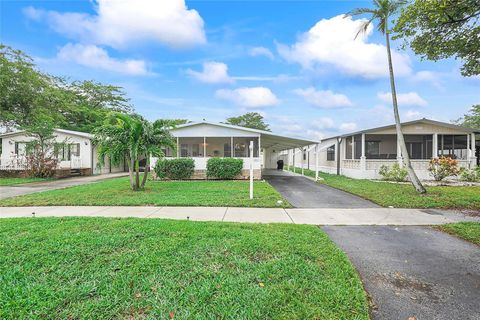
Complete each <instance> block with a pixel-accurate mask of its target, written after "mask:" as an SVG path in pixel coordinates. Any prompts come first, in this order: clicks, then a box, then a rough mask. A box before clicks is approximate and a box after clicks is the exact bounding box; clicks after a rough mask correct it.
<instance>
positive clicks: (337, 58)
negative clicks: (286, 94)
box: [277, 15, 411, 78]
mask: <svg viewBox="0 0 480 320" xmlns="http://www.w3.org/2000/svg"><path fill="white" fill-rule="evenodd" d="M365 21H366V20H365V19H358V20H353V19H352V18H351V17H345V16H344V15H338V16H336V17H333V18H331V19H322V20H320V21H319V22H317V23H316V24H315V26H313V27H312V28H311V29H310V30H309V31H307V32H306V33H304V34H302V35H301V36H300V37H299V39H298V41H297V42H296V43H295V44H293V45H292V46H286V45H283V44H277V49H278V52H279V54H280V55H281V56H282V57H284V58H285V59H286V60H287V61H290V62H295V63H299V64H301V65H302V66H303V67H304V68H305V69H311V68H315V67H321V66H325V65H330V66H333V67H334V68H336V69H338V70H340V71H342V72H343V73H345V74H348V75H353V76H361V77H364V78H378V77H386V76H388V66H387V52H386V47H385V46H384V45H382V44H377V43H368V42H367V40H368V38H369V36H371V34H372V32H373V26H370V27H369V28H368V29H367V32H366V33H365V34H364V35H359V36H358V37H357V38H356V39H355V35H356V34H357V32H358V29H359V27H360V26H361V25H362V23H363V22H365ZM392 56H393V62H394V68H395V74H396V75H397V76H404V75H408V74H410V73H411V67H410V60H409V58H408V56H407V55H405V54H400V53H398V52H395V51H392Z"/></svg>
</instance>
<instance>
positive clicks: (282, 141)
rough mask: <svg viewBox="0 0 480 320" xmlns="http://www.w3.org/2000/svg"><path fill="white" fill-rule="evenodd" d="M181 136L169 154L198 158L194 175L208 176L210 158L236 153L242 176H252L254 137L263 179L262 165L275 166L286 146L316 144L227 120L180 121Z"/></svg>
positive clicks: (255, 164) (256, 165)
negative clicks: (252, 145) (226, 122)
mask: <svg viewBox="0 0 480 320" xmlns="http://www.w3.org/2000/svg"><path fill="white" fill-rule="evenodd" d="M171 133H172V135H173V136H174V137H176V139H177V150H176V153H175V152H173V150H170V149H165V150H164V152H165V155H166V158H176V157H188V158H193V160H194V161H195V174H194V178H204V177H205V172H206V168H207V161H208V159H209V158H211V157H234V158H240V159H243V171H242V176H243V177H245V178H246V177H248V176H249V171H248V170H249V168H250V163H251V160H250V151H249V144H250V141H253V143H254V148H253V169H254V178H255V179H259V178H260V177H261V175H262V169H274V168H276V167H277V160H279V159H280V158H281V157H282V156H281V151H282V150H287V149H291V148H295V147H298V148H301V147H304V146H307V145H311V144H315V143H317V142H316V141H313V140H306V139H298V138H291V137H286V136H282V135H277V134H273V133H272V132H269V131H263V130H256V129H250V128H245V127H239V126H233V125H228V124H223V123H211V122H206V121H203V122H192V123H187V124H184V125H179V126H177V127H176V128H175V129H173V130H171ZM156 161H157V158H152V159H151V161H150V163H151V166H152V167H153V166H155V162H156Z"/></svg>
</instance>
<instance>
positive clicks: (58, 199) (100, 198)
mask: <svg viewBox="0 0 480 320" xmlns="http://www.w3.org/2000/svg"><path fill="white" fill-rule="evenodd" d="M145 205H147V206H148V205H152V206H208V207H260V208H290V207H291V205H290V204H289V203H288V201H287V200H285V199H284V198H283V197H282V196H281V195H280V194H279V193H278V192H277V191H276V190H275V189H274V188H273V187H272V186H271V185H270V184H269V183H268V182H266V181H255V182H254V198H253V200H250V199H249V182H248V181H244V180H185V181H149V182H148V183H147V185H146V188H145V190H144V191H132V190H131V189H130V185H129V182H128V177H122V178H114V179H109V180H103V181H99V182H95V183H90V184H84V185H79V186H74V187H68V188H63V189H56V190H49V191H43V192H38V193H32V194H27V195H22V196H17V197H12V198H5V199H2V200H0V206H3V207H6V206H145Z"/></svg>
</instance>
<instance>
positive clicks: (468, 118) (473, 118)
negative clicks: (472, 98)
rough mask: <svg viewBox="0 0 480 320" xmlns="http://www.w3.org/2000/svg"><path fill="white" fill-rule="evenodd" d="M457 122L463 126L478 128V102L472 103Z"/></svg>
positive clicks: (479, 120) (479, 108)
mask: <svg viewBox="0 0 480 320" xmlns="http://www.w3.org/2000/svg"><path fill="white" fill-rule="evenodd" d="M456 123H457V124H460V125H463V126H465V127H469V128H474V129H480V104H476V105H473V106H472V108H471V109H470V111H469V112H468V113H466V114H465V115H464V116H463V118H460V119H458V120H457V121H456Z"/></svg>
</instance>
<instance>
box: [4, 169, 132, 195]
mask: <svg viewBox="0 0 480 320" xmlns="http://www.w3.org/2000/svg"><path fill="white" fill-rule="evenodd" d="M127 175H128V172H118V173H106V174H100V175H95V176H86V177H72V178H65V179H59V180H52V181H45V182H33V183H25V184H16V185H13V186H3V187H0V199H5V198H8V197H15V196H21V195H24V194H30V193H35V192H41V191H47V190H54V189H62V188H67V187H73V186H79V185H82V184H87V183H92V182H97V181H101V180H105V179H111V178H118V177H123V176H127Z"/></svg>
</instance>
